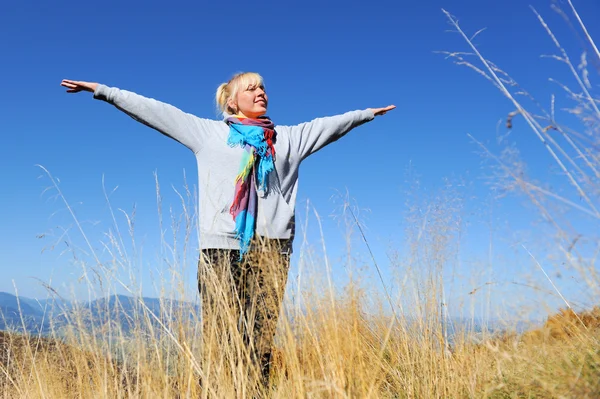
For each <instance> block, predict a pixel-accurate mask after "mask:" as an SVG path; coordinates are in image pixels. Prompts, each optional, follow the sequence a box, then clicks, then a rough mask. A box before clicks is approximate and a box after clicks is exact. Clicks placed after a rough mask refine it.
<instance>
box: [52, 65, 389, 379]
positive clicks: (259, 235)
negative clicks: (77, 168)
mask: <svg viewBox="0 0 600 399" xmlns="http://www.w3.org/2000/svg"><path fill="white" fill-rule="evenodd" d="M61 85H62V86H64V87H66V88H67V89H68V90H67V92H69V93H77V92H81V91H89V92H93V93H94V98H96V99H99V100H104V101H106V102H108V103H110V104H113V105H114V106H116V107H117V108H118V109H120V110H122V111H124V112H125V113H127V114H128V115H129V116H131V117H132V118H133V119H135V120H137V121H139V122H141V123H143V124H145V125H147V126H149V127H151V128H154V129H156V130H158V131H159V132H161V133H163V134H165V135H166V136H168V137H171V138H173V139H175V140H177V141H179V142H180V143H182V144H183V145H185V146H186V147H188V148H189V149H190V150H192V151H193V153H194V154H195V155H196V161H197V163H198V179H199V191H200V193H199V201H200V204H199V213H200V220H199V225H200V247H201V257H200V262H199V270H198V277H199V290H200V293H201V298H202V319H203V337H204V338H205V340H206V339H207V337H208V336H211V337H213V339H212V340H213V341H218V340H221V339H222V338H223V336H226V335H227V336H228V335H230V333H231V331H227V330H231V327H232V326H231V323H232V322H231V320H233V321H234V323H235V322H237V323H238V325H237V329H238V331H239V332H240V333H241V334H242V335H243V340H244V344H245V346H246V347H247V348H248V354H249V355H248V356H247V358H249V359H250V360H251V362H252V363H254V364H255V366H256V367H257V368H258V370H260V374H261V377H262V382H263V383H264V384H268V381H269V370H270V363H271V345H272V340H273V337H274V334H275V327H276V324H277V317H278V315H279V310H280V305H281V299H282V297H283V293H284V290H285V285H286V280H287V271H288V267H289V255H290V254H291V249H292V240H293V238H294V207H295V202H296V193H297V189H298V169H299V166H300V164H301V162H302V161H303V160H304V159H306V157H308V156H309V155H311V154H314V153H315V152H316V151H318V150H319V149H321V148H323V147H324V146H326V145H327V144H329V143H332V142H334V141H336V140H338V139H339V138H340V137H342V136H343V135H345V134H346V133H348V132H349V131H350V130H352V129H353V128H355V127H357V126H359V125H361V124H363V123H365V122H367V121H370V120H372V119H373V118H374V117H375V116H378V115H384V114H385V113H386V112H388V111H390V110H392V109H394V108H395V106H393V105H392V106H388V107H385V108H369V109H366V110H359V111H352V112H348V113H345V114H342V115H338V116H333V117H327V118H319V119H315V120H313V121H311V122H308V123H303V124H300V125H297V126H280V125H274V123H273V122H271V120H270V119H269V118H268V117H267V116H265V114H266V112H267V107H268V96H267V93H266V92H265V87H264V85H263V79H262V77H261V76H260V75H258V74H256V73H240V74H237V75H235V76H234V77H233V78H232V79H231V80H229V82H227V83H223V84H221V85H220V86H219V88H218V89H217V93H216V101H217V104H218V106H219V109H220V111H221V112H222V113H223V115H224V119H223V120H208V119H202V118H198V117H196V116H194V115H191V114H188V113H185V112H183V111H181V110H179V109H177V108H175V107H173V106H171V105H169V104H165V103H162V102H159V101H156V100H154V99H150V98H145V97H142V96H140V95H137V94H135V93H132V92H129V91H125V90H120V89H118V88H113V87H108V86H105V85H102V84H98V83H90V82H81V81H73V80H63V81H62V83H61ZM224 294H228V295H224ZM225 297H228V298H229V299H227V298H225ZM224 298H225V299H224ZM225 303H226V304H227V306H228V308H227V309H224V308H223V304H225ZM228 320H229V326H228ZM206 348H207V347H206ZM206 348H205V349H206ZM207 352H210V351H208V350H207ZM210 353H212V352H210ZM210 353H209V355H208V357H210ZM210 372H211V370H210V367H209V366H206V368H205V369H204V370H203V374H204V378H207V376H208V375H209V374H210Z"/></svg>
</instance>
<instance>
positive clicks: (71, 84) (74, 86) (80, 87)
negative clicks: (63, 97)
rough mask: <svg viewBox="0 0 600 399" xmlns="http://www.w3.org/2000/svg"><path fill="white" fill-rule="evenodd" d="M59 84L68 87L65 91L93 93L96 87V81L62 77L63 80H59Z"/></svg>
mask: <svg viewBox="0 0 600 399" xmlns="http://www.w3.org/2000/svg"><path fill="white" fill-rule="evenodd" d="M60 85H61V86H63V87H66V88H67V89H68V90H67V93H79V92H80V91H89V92H92V93H93V92H94V91H96V87H98V83H92V82H81V81H78V80H69V79H63V81H62V82H60Z"/></svg>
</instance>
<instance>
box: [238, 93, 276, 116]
mask: <svg viewBox="0 0 600 399" xmlns="http://www.w3.org/2000/svg"><path fill="white" fill-rule="evenodd" d="M268 103H269V98H268V97H267V93H266V92H265V88H264V86H262V85H261V86H254V85H250V86H248V87H247V88H245V89H244V88H240V91H238V93H237V98H236V104H237V110H238V112H237V114H238V115H240V116H245V117H246V118H254V119H255V118H258V117H259V116H263V115H264V114H266V113H267V106H268Z"/></svg>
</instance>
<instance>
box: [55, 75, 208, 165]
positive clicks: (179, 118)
mask: <svg viewBox="0 0 600 399" xmlns="http://www.w3.org/2000/svg"><path fill="white" fill-rule="evenodd" d="M61 86H63V87H66V88H67V93H78V92H81V91H87V92H91V93H94V98H96V99H98V100H103V101H106V102H108V103H110V104H113V105H114V106H115V107H117V108H118V109H120V110H121V111H123V112H125V113H126V114H127V115H129V116H131V117H132V118H133V119H135V120H137V121H138V122H141V123H143V124H145V125H146V126H149V127H151V128H153V129H156V130H158V131H159V132H161V133H162V134H164V135H166V136H168V137H171V138H173V139H175V140H177V141H178V142H180V143H181V144H183V145H185V146H186V147H188V148H189V149H190V150H192V151H193V152H194V153H197V152H198V151H199V150H200V148H201V147H202V141H203V140H202V139H203V137H204V136H205V134H207V133H206V132H208V131H209V130H210V124H211V123H214V121H210V120H208V119H201V118H198V117H196V116H194V115H192V114H188V113H186V112H183V111H182V110H180V109H178V108H176V107H174V106H172V105H170V104H166V103H163V102H160V101H157V100H154V99H152V98H147V97H144V96H141V95H139V94H135V93H133V92H130V91H126V90H120V89H118V88H116V87H108V86H105V85H102V84H99V83H93V82H83V81H75V80H68V79H65V80H63V81H62V82H61Z"/></svg>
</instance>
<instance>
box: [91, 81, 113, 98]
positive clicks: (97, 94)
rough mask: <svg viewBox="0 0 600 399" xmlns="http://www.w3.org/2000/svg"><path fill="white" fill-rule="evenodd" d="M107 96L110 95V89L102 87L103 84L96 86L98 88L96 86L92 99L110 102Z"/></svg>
mask: <svg viewBox="0 0 600 399" xmlns="http://www.w3.org/2000/svg"><path fill="white" fill-rule="evenodd" d="M109 94H110V87H108V86H106V85H103V84H98V86H96V90H94V98H95V99H96V100H103V101H106V102H110V99H109Z"/></svg>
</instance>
